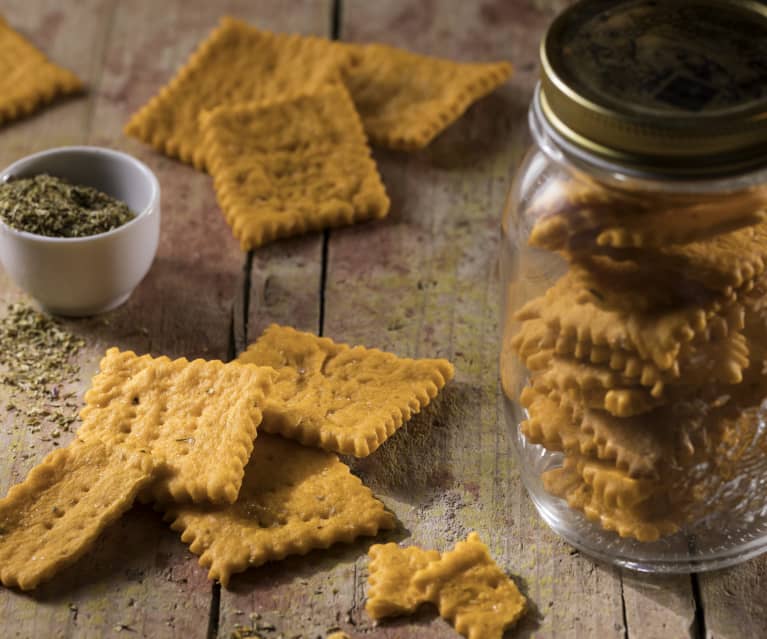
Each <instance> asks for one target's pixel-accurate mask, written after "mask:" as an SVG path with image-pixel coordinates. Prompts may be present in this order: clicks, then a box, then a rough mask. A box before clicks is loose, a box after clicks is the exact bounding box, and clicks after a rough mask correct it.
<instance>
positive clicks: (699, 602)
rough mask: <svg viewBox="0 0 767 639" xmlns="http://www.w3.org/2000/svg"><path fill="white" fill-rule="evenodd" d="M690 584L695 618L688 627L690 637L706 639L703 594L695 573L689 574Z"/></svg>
mask: <svg viewBox="0 0 767 639" xmlns="http://www.w3.org/2000/svg"><path fill="white" fill-rule="evenodd" d="M690 585H691V586H692V600H693V602H694V603H695V618H694V620H693V624H692V628H690V637H692V639H706V613H705V609H704V608H703V596H702V594H701V591H700V580H699V578H698V575H697V573H692V574H691V575H690Z"/></svg>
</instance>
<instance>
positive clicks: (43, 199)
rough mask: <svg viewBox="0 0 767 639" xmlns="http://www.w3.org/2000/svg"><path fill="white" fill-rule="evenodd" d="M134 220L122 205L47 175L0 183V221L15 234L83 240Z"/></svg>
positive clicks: (99, 193) (104, 196) (107, 196)
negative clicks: (79, 238)
mask: <svg viewBox="0 0 767 639" xmlns="http://www.w3.org/2000/svg"><path fill="white" fill-rule="evenodd" d="M133 217H134V215H133V213H132V212H131V210H130V209H129V208H128V205H127V204H126V203H125V202H121V201H120V200H116V199H115V198H113V197H111V196H109V195H107V194H106V193H102V192H101V191H99V190H97V189H94V188H91V187H89V186H77V185H73V184H70V183H69V182H67V181H66V180H62V179H61V178H57V177H52V176H50V175H37V176H35V177H32V178H21V179H11V180H9V181H8V182H5V183H3V184H0V218H2V220H3V221H4V222H5V223H6V224H7V225H8V226H11V227H13V228H15V229H17V230H19V231H27V232H29V233H35V234H37V235H45V236H47V237H86V236H88V235H96V234H97V233H105V232H106V231H111V230H112V229H115V228H117V227H118V226H122V225H123V224H125V223H126V222H129V221H130V220H132V219H133Z"/></svg>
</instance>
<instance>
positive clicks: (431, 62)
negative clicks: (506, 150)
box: [346, 44, 512, 150]
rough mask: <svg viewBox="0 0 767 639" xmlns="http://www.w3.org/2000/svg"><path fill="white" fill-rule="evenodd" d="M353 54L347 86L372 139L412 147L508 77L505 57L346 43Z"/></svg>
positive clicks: (418, 146) (509, 69)
mask: <svg viewBox="0 0 767 639" xmlns="http://www.w3.org/2000/svg"><path fill="white" fill-rule="evenodd" d="M347 46H348V47H349V48H350V49H351V50H352V51H354V54H355V62H354V64H353V65H352V67H351V69H350V70H349V72H348V76H347V79H346V86H347V87H348V89H349V91H350V92H351V94H352V98H353V99H354V104H355V105H356V106H357V110H358V111H359V113H360V116H361V117H362V123H363V124H364V125H365V131H366V133H367V134H368V136H369V137H370V139H371V140H372V141H373V143H375V144H379V145H381V146H385V147H389V148H392V149H404V150H414V149H421V148H423V147H425V146H426V145H427V144H429V142H431V141H432V139H433V138H434V137H435V136H436V135H437V134H438V133H440V132H442V131H443V130H444V129H445V128H447V127H448V126H449V125H450V124H452V123H453V122H454V121H455V120H457V119H458V118H459V117H460V116H461V114H462V113H463V112H464V111H465V110H466V109H467V108H468V107H469V105H471V104H472V102H475V101H476V100H478V99H479V98H481V97H483V96H485V95H486V94H488V93H490V92H491V91H493V90H494V89H495V88H497V87H498V86H500V85H501V84H503V83H504V82H506V81H507V80H508V79H509V77H511V73H512V67H511V65H510V64H509V63H508V62H493V63H487V64H470V63H459V62H453V61H451V60H445V59H442V58H433V57H429V56H425V55H417V54H415V53H409V52H408V51H404V50H402V49H397V48H395V47H390V46H386V45H383V44H368V45H347Z"/></svg>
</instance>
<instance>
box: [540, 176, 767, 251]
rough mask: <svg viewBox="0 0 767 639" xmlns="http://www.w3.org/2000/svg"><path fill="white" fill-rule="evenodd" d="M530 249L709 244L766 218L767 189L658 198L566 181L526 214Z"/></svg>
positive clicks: (567, 249)
mask: <svg viewBox="0 0 767 639" xmlns="http://www.w3.org/2000/svg"><path fill="white" fill-rule="evenodd" d="M529 217H530V218H531V219H533V220H535V224H534V226H533V229H532V231H531V233H530V240H529V241H530V244H531V245H532V246H536V247H538V248H544V249H547V250H550V251H566V252H568V253H574V254H583V253H588V254H593V253H594V249H595V248H597V247H612V248H657V247H665V246H669V245H673V244H686V243H690V242H698V241H703V240H709V239H711V238H714V237H716V236H718V235H721V234H726V233H730V232H732V231H735V230H737V229H740V228H743V227H746V226H751V225H755V224H759V223H761V222H764V221H765V219H766V218H767V190H765V189H764V188H763V187H756V188H752V189H744V190H743V191H740V192H738V193H724V194H709V195H708V196H707V197H706V198H705V199H701V198H700V195H699V194H697V193H696V194H694V195H693V196H686V195H678V196H671V195H665V194H664V195H661V196H659V197H654V196H652V195H651V194H647V193H643V192H641V191H625V190H617V189H608V188H604V187H603V186H601V185H599V184H597V183H595V182H592V181H577V180H571V181H570V182H567V183H565V184H563V185H562V186H561V187H560V188H557V189H552V190H550V191H549V192H546V193H545V194H544V195H543V196H542V197H541V198H539V200H538V201H537V202H536V204H535V208H534V209H533V210H531V211H530V214H529Z"/></svg>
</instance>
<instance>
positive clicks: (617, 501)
mask: <svg viewBox="0 0 767 639" xmlns="http://www.w3.org/2000/svg"><path fill="white" fill-rule="evenodd" d="M562 467H563V468H565V469H567V470H573V471H575V472H577V473H578V474H579V475H580V476H581V477H582V478H583V481H585V482H586V483H587V484H588V485H589V486H591V490H592V491H593V493H594V495H595V496H596V497H597V499H599V501H600V502H601V503H603V504H604V505H605V506H607V507H608V508H620V509H626V508H633V507H635V506H638V505H639V504H641V503H642V502H644V501H646V500H648V499H650V498H652V496H653V495H654V494H655V493H656V492H657V491H659V490H662V489H663V487H664V485H663V483H661V480H660V479H642V478H636V477H631V476H630V475H629V474H628V473H627V472H626V471H625V470H623V469H621V468H618V467H617V466H615V464H612V463H611V462H607V461H604V460H597V459H593V458H590V457H587V456H585V455H581V454H579V453H571V454H567V455H565V459H564V462H563V464H562ZM664 470H665V469H664Z"/></svg>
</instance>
